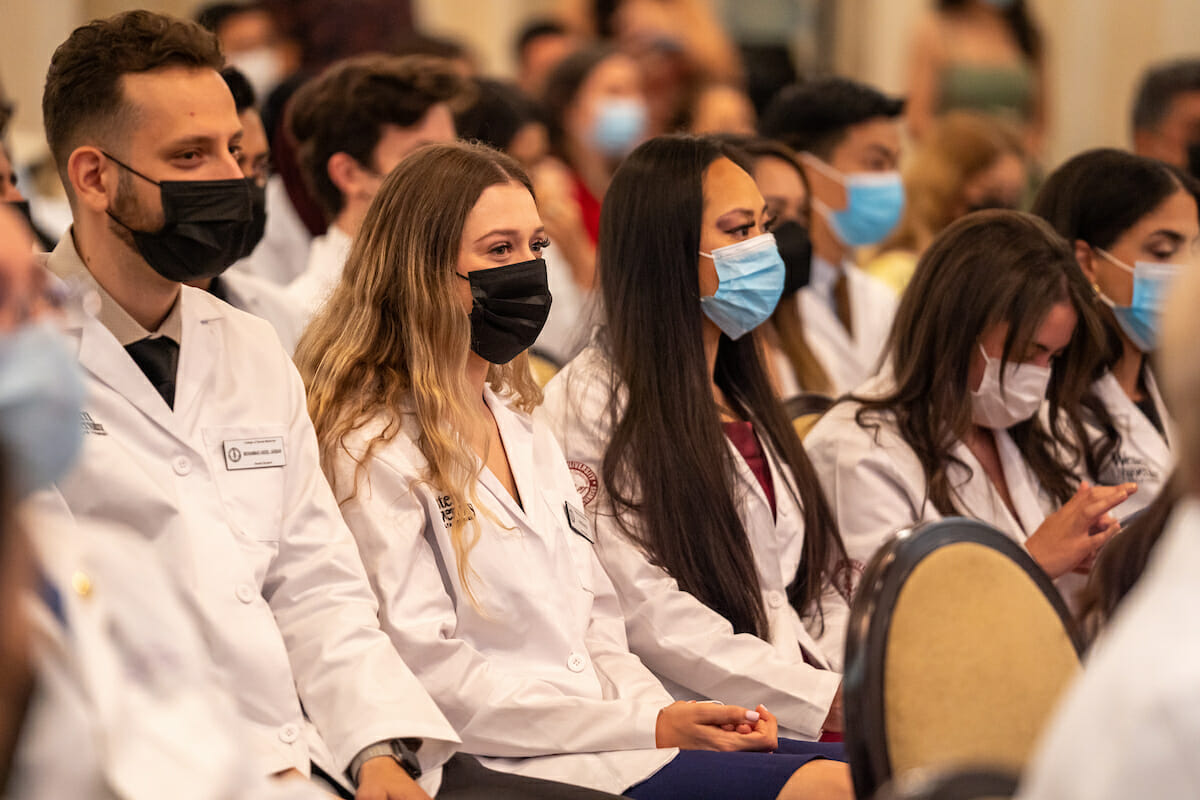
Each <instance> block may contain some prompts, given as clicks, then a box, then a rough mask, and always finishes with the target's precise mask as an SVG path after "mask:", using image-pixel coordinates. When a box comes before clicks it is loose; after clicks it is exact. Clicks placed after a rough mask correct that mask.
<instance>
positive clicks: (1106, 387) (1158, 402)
mask: <svg viewBox="0 0 1200 800" xmlns="http://www.w3.org/2000/svg"><path fill="white" fill-rule="evenodd" d="M1142 375H1143V376H1144V380H1145V384H1146V393H1147V394H1148V395H1150V399H1151V401H1152V402H1153V403H1154V407H1155V408H1157V409H1158V416H1159V418H1160V419H1162V421H1163V430H1164V431H1165V433H1166V438H1165V439H1164V438H1163V434H1161V433H1159V432H1158V428H1155V427H1154V424H1153V423H1152V422H1150V420H1148V419H1146V415H1145V414H1143V413H1142V410H1141V409H1140V408H1138V407H1137V404H1136V403H1134V402H1133V401H1132V400H1130V399H1129V395H1127V394H1125V390H1124V389H1122V388H1121V384H1120V383H1119V382H1118V381H1117V376H1116V375H1113V374H1112V372H1111V371H1107V370H1106V371H1105V373H1104V374H1103V375H1101V376H1100V378H1099V379H1097V381H1096V391H1097V393H1098V394H1099V395H1100V397H1101V399H1102V400H1103V401H1104V403H1105V405H1107V406H1108V407H1109V409H1110V413H1112V411H1116V415H1119V416H1121V417H1123V418H1124V421H1125V422H1126V423H1127V424H1128V426H1129V430H1127V431H1123V432H1122V433H1123V435H1124V436H1125V437H1126V438H1129V437H1133V438H1134V439H1135V440H1136V441H1137V446H1138V447H1139V448H1142V449H1144V450H1145V451H1146V452H1147V453H1148V454H1150V455H1152V456H1153V457H1154V458H1155V460H1156V461H1158V462H1159V463H1162V464H1171V463H1173V462H1174V458H1173V457H1172V455H1171V447H1172V445H1173V444H1174V440H1175V425H1174V422H1173V421H1172V419H1171V415H1170V414H1169V413H1167V407H1166V405H1165V404H1164V403H1163V398H1162V394H1161V393H1159V390H1158V383H1157V382H1156V381H1155V380H1154V373H1153V372H1152V371H1151V370H1150V369H1148V368H1147V369H1144V370H1143V371H1142Z"/></svg>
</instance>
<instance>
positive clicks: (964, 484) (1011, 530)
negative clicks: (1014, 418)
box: [951, 434, 1033, 542]
mask: <svg viewBox="0 0 1200 800" xmlns="http://www.w3.org/2000/svg"><path fill="white" fill-rule="evenodd" d="M1006 435H1007V434H1006ZM999 438H1000V437H999V436H997V437H996V439H997V445H996V446H997V448H999V447H1000V444H999ZM953 452H954V455H955V457H956V458H958V459H960V460H961V461H962V462H963V463H964V464H966V465H967V467H968V468H969V469H970V471H971V475H970V478H969V479H965V480H964V478H965V474H964V473H963V471H962V470H961V469H954V470H953V472H952V477H951V488H952V489H953V491H954V496H955V500H956V503H955V505H956V506H958V509H959V511H960V512H962V514H963V516H967V517H972V518H974V519H978V520H980V521H982V522H986V523H987V524H989V525H992V526H994V527H996V528H999V529H1000V530H1002V531H1003V532H1004V533H1007V534H1008V535H1009V536H1011V537H1012V538H1013V540H1014V541H1017V542H1023V541H1025V539H1026V538H1027V536H1028V534H1027V533H1026V532H1025V530H1024V529H1023V528H1022V527H1021V523H1020V522H1018V521H1017V518H1016V517H1014V516H1013V515H1012V512H1011V511H1009V509H1008V505H1007V504H1006V503H1005V502H1004V499H1003V498H1002V497H1001V496H1000V493H999V492H998V491H996V487H995V486H993V485H992V481H991V479H990V478H989V477H988V476H987V473H986V472H984V470H983V465H982V464H980V463H979V460H978V459H977V458H975V454H974V453H972V452H971V448H969V447H967V446H966V444H964V443H963V442H955V443H954V448H953ZM1000 462H1001V469H1003V470H1004V477H1005V480H1007V481H1009V486H1008V491H1009V494H1010V495H1013V502H1014V503H1016V502H1017V501H1016V490H1015V489H1014V487H1013V485H1012V480H1011V478H1010V477H1009V473H1010V471H1011V470H1010V469H1009V467H1008V465H1007V464H1005V463H1004V462H1005V458H1004V454H1003V453H1001V455H1000ZM1018 508H1020V506H1018ZM1032 532H1033V531H1029V533H1032Z"/></svg>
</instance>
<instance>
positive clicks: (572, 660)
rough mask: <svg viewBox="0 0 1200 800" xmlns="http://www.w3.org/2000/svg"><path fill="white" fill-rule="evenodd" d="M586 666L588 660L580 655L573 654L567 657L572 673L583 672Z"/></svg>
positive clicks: (568, 666) (568, 667)
mask: <svg viewBox="0 0 1200 800" xmlns="http://www.w3.org/2000/svg"><path fill="white" fill-rule="evenodd" d="M586 666H587V659H585V658H584V657H583V656H581V655H580V654H579V653H571V654H570V655H568V656H567V669H569V670H571V672H583V669H584V667H586Z"/></svg>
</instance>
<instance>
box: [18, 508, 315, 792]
mask: <svg viewBox="0 0 1200 800" xmlns="http://www.w3.org/2000/svg"><path fill="white" fill-rule="evenodd" d="M25 511H26V513H25V514H23V523H24V524H23V526H22V527H23V528H24V529H25V530H27V531H29V532H30V533H31V540H32V542H33V544H34V546H35V549H36V550H37V553H38V559H37V560H38V562H39V564H40V569H41V571H42V573H43V575H45V577H46V579H47V580H48V582H49V583H50V584H51V585H53V586H54V587H55V588H56V589H57V592H58V596H59V598H60V601H61V608H62V618H59V617H57V616H55V615H54V614H53V613H52V612H51V611H50V609H49V608H48V607H47V606H46V605H45V604H44V603H42V602H40V601H38V600H37V599H36V598H30V602H29V604H28V608H29V620H30V625H31V628H32V633H33V645H34V651H35V666H36V670H37V688H36V691H35V693H34V696H33V699H32V702H31V704H30V707H29V710H28V713H27V715H26V718H25V722H24V725H23V727H22V731H21V740H20V744H19V747H18V749H17V753H16V757H15V759H14V765H13V776H12V778H11V781H10V783H9V786H8V791H7V792H6V793H5V797H7V798H11V800H62V798H79V800H110V798H111V800H116V798H122V800H160V798H163V797H172V798H179V800H226V799H227V798H245V800H260V799H262V798H273V799H274V800H318V798H322V797H324V798H328V795H325V794H324V793H323V792H321V791H320V790H318V789H317V787H316V786H314V785H313V784H311V783H309V782H307V781H303V780H289V781H277V780H272V779H269V778H267V777H266V776H265V775H263V774H262V773H261V772H260V771H259V770H258V764H257V763H256V762H255V760H254V759H253V758H252V757H251V754H250V753H249V752H248V751H247V750H245V749H244V748H243V744H244V741H243V737H242V734H243V733H244V731H242V728H241V726H242V722H241V720H240V719H239V718H238V715H237V708H236V705H235V703H234V701H233V697H232V696H231V695H230V694H229V693H228V692H227V690H226V688H225V687H224V686H222V685H221V684H220V683H219V681H218V671H217V667H216V665H215V664H213V662H212V659H211V658H210V657H209V654H208V652H207V650H206V648H205V644H204V641H203V640H202V639H201V637H200V632H199V631H198V630H197V629H196V627H195V621H194V619H193V618H192V616H191V615H190V612H189V611H188V610H187V609H186V608H185V606H184V604H183V601H182V598H181V597H180V595H179V593H178V592H177V591H176V589H175V587H173V586H172V585H171V582H170V580H169V578H168V576H167V575H166V573H165V571H163V570H162V569H161V568H159V566H158V564H157V562H156V560H155V556H154V551H153V548H152V546H151V544H150V543H149V542H148V541H147V539H146V538H145V537H144V536H142V535H141V534H138V533H136V532H133V531H128V530H124V529H121V528H117V527H113V526H109V525H103V524H90V525H88V526H87V527H86V528H85V527H80V526H78V525H76V524H75V522H74V520H73V519H72V518H71V515H70V513H69V512H68V511H67V509H66V505H65V503H64V502H63V500H62V497H61V496H60V495H58V493H57V492H54V491H53V490H47V491H44V492H41V493H39V495H37V496H35V498H34V499H33V500H31V502H30V503H29V504H28V505H27V506H26V508H25Z"/></svg>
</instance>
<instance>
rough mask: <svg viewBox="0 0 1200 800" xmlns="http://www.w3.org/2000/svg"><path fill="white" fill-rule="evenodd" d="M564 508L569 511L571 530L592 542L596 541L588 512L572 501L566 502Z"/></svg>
mask: <svg viewBox="0 0 1200 800" xmlns="http://www.w3.org/2000/svg"><path fill="white" fill-rule="evenodd" d="M563 508H564V509H566V512H567V525H568V526H570V528H571V530H573V531H575V532H576V533H577V534H579V535H580V536H582V537H583V538H585V539H587V540H588V541H589V542H591V543H592V544H595V543H596V539H595V537H594V536H592V521H591V520H590V519H588V516H587V514H585V513H583V512H582V511H580V510H579V509H578V508H576V507H575V506H573V505H571V504H570V503H567V502H564V503H563Z"/></svg>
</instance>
